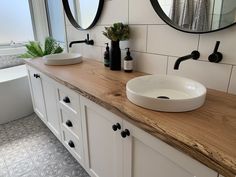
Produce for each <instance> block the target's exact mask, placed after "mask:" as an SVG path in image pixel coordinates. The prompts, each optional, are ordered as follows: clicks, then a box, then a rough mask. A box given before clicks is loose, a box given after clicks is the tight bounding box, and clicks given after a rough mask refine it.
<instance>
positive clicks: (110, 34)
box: [103, 23, 129, 70]
mask: <svg viewBox="0 0 236 177" xmlns="http://www.w3.org/2000/svg"><path fill="white" fill-rule="evenodd" d="M103 35H105V36H106V37H107V38H108V39H110V40H111V51H110V69H111V70H121V50H120V41H124V40H128V39H129V26H128V25H124V24H123V23H114V24H113V25H112V26H111V27H105V31H103Z"/></svg>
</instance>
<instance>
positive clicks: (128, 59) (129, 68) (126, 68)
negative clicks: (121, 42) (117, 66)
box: [124, 48, 134, 72]
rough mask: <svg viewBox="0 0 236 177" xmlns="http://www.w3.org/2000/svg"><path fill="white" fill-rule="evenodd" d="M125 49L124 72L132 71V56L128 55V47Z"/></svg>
mask: <svg viewBox="0 0 236 177" xmlns="http://www.w3.org/2000/svg"><path fill="white" fill-rule="evenodd" d="M126 49H127V53H126V57H125V58H124V71H125V72H132V71H133V67H134V64H133V58H132V57H131V55H130V51H129V48H126Z"/></svg>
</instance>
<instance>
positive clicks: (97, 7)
mask: <svg viewBox="0 0 236 177" xmlns="http://www.w3.org/2000/svg"><path fill="white" fill-rule="evenodd" d="M103 1H104V0H63V4H64V9H65V11H66V14H67V16H68V18H69V20H70V21H71V22H72V25H74V26H75V27H76V28H82V29H88V28H91V27H92V26H93V25H94V24H95V23H96V21H97V20H98V16H99V15H100V13H101V9H102V6H103ZM65 4H68V8H67V7H66V6H65ZM68 11H70V12H68ZM68 14H71V16H70V15H68ZM72 18H73V19H72ZM75 23H76V24H75Z"/></svg>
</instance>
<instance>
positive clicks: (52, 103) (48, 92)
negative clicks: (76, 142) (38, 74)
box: [42, 76, 61, 140]
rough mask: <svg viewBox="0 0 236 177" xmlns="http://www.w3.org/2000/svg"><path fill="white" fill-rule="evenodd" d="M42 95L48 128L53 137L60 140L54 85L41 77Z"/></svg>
mask: <svg viewBox="0 0 236 177" xmlns="http://www.w3.org/2000/svg"><path fill="white" fill-rule="evenodd" d="M42 85H43V93H44V99H45V106H46V114H47V125H48V128H49V129H50V130H51V131H52V132H53V133H54V135H55V136H56V137H57V138H58V139H60V140H61V135H60V132H61V130H60V124H59V115H58V108H57V102H58V93H57V87H56V83H55V82H54V81H53V80H51V79H49V78H48V77H46V76H44V77H42Z"/></svg>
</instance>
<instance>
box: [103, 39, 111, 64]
mask: <svg viewBox="0 0 236 177" xmlns="http://www.w3.org/2000/svg"><path fill="white" fill-rule="evenodd" d="M105 44H106V45H107V46H106V51H105V52H104V65H105V66H106V67H109V65H110V52H109V46H108V43H105Z"/></svg>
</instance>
